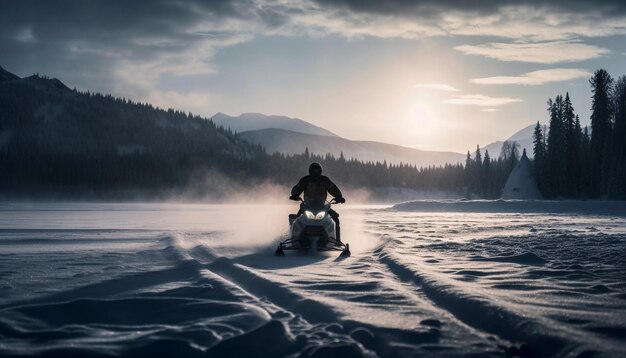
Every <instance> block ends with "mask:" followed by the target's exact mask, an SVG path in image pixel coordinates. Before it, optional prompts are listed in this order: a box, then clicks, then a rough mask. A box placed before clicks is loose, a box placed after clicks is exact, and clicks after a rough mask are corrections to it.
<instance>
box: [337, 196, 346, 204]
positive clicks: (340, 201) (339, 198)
mask: <svg viewBox="0 0 626 358" xmlns="http://www.w3.org/2000/svg"><path fill="white" fill-rule="evenodd" d="M335 201H336V202H337V203H338V204H343V203H345V202H346V198H344V197H343V196H339V197H336V198H335Z"/></svg>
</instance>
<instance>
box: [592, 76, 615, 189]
mask: <svg viewBox="0 0 626 358" xmlns="http://www.w3.org/2000/svg"><path fill="white" fill-rule="evenodd" d="M589 83H590V84H591V92H592V93H593V96H592V103H591V143H590V145H591V148H590V149H591V153H590V157H591V158H590V159H591V163H590V164H591V167H590V171H591V172H590V176H591V183H589V184H590V188H589V193H590V194H591V196H593V197H597V196H600V195H602V194H604V193H605V190H606V186H605V184H606V179H607V171H608V170H607V166H608V164H609V163H608V159H607V158H606V157H607V154H608V153H607V145H606V143H607V141H608V140H609V139H610V133H611V86H612V84H613V78H612V77H611V75H609V73H608V72H607V71H606V70H604V69H600V70H597V71H596V72H595V73H594V74H593V76H592V77H591V79H590V80H589Z"/></svg>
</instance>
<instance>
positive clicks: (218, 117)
mask: <svg viewBox="0 0 626 358" xmlns="http://www.w3.org/2000/svg"><path fill="white" fill-rule="evenodd" d="M211 119H212V120H213V122H214V123H215V124H217V125H219V126H222V127H224V128H230V129H231V130H232V131H233V132H238V133H241V132H245V131H254V130H259V129H268V128H278V129H285V130H289V131H293V132H299V133H307V134H315V135H323V136H331V137H334V136H335V134H334V133H332V132H330V131H329V130H326V129H324V128H320V127H318V126H315V125H313V124H311V123H309V122H306V121H303V120H301V119H298V118H290V117H285V116H268V115H265V114H262V113H242V114H240V115H239V116H237V117H233V116H229V115H227V114H224V113H221V112H219V113H216V114H215V115H214V116H213V117H211Z"/></svg>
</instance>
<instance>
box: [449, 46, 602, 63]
mask: <svg viewBox="0 0 626 358" xmlns="http://www.w3.org/2000/svg"><path fill="white" fill-rule="evenodd" d="M454 49H455V50H458V51H461V52H463V53H464V54H466V55H479V56H484V57H488V58H493V59H496V60H499V61H518V62H532V63H543V64H552V63H558V62H574V61H584V60H589V59H592V58H596V57H600V56H603V55H606V54H608V53H610V51H609V50H608V49H605V48H602V47H597V46H593V45H588V44H584V43H581V42H578V41H551V42H538V43H501V42H491V43H486V44H481V45H462V46H457V47H455V48H454Z"/></svg>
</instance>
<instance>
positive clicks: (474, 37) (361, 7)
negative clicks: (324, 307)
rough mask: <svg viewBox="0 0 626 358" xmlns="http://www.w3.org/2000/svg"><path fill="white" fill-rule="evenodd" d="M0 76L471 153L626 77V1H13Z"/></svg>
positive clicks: (0, 40) (2, 30)
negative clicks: (46, 79) (598, 77)
mask: <svg viewBox="0 0 626 358" xmlns="http://www.w3.org/2000/svg"><path fill="white" fill-rule="evenodd" d="M0 66H2V67H4V68H5V69H7V70H9V71H11V72H13V73H16V74H17V75H20V76H27V75H31V74H33V73H36V72H37V73H42V74H47V75H49V76H52V77H57V78H59V79H61V80H62V81H64V82H65V83H66V84H67V85H68V86H70V87H76V88H78V89H81V90H91V91H100V92H105V93H112V94H114V95H118V96H125V97H128V98H132V99H135V100H138V101H147V102H151V103H154V104H156V105H158V106H162V107H173V108H177V109H182V110H185V111H191V112H194V113H198V114H201V115H205V116H210V115H212V114H214V113H216V112H224V113H227V114H230V115H238V114H239V113H242V112H261V113H265V114H279V115H287V116H291V117H297V118H301V119H304V120H306V121H309V122H311V123H314V124H316V125H319V126H322V127H324V128H327V129H329V130H331V131H333V132H335V133H337V134H339V135H341V136H343V137H346V138H350V139H366V140H378V141H385V142H390V143H395V144H401V145H407V146H413V147H417V148H423V149H437V150H441V149H443V150H454V151H461V152H464V151H465V150H467V149H473V148H474V147H475V145H476V144H478V143H480V144H481V145H482V144H488V143H490V142H492V141H495V140H498V139H505V138H507V137H508V136H510V135H511V134H513V133H514V132H515V131H517V130H518V129H521V128H522V127H524V126H527V125H529V124H532V123H534V122H536V121H537V120H540V121H544V122H545V121H546V117H547V111H546V110H545V108H546V104H545V103H546V101H547V99H548V98H549V97H554V96H555V95H557V94H559V93H565V92H566V91H569V93H570V95H571V96H572V99H573V102H574V106H575V109H576V111H577V113H579V114H580V116H581V119H582V121H583V124H587V123H589V108H590V105H591V103H590V99H589V97H590V90H589V84H588V78H589V77H590V74H591V72H593V71H594V70H596V69H598V68H605V69H607V70H608V71H609V72H610V73H611V74H612V75H613V76H614V77H617V76H619V75H622V74H625V73H626V2H624V1H594V2H590V1H582V0H570V1H540V0H526V1H497V0H484V1H464V0H443V1H434V0H421V1H420V0H418V1H409V0H394V1H378V0H359V1H357V0H317V1H315V0H298V1H254V0H250V1H220V0H217V1H215V0H213V1H181V0H179V1H166V0H157V1H119V0H98V1H90V0H76V1H66V0H55V1H29V0H15V1H8V0H0Z"/></svg>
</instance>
